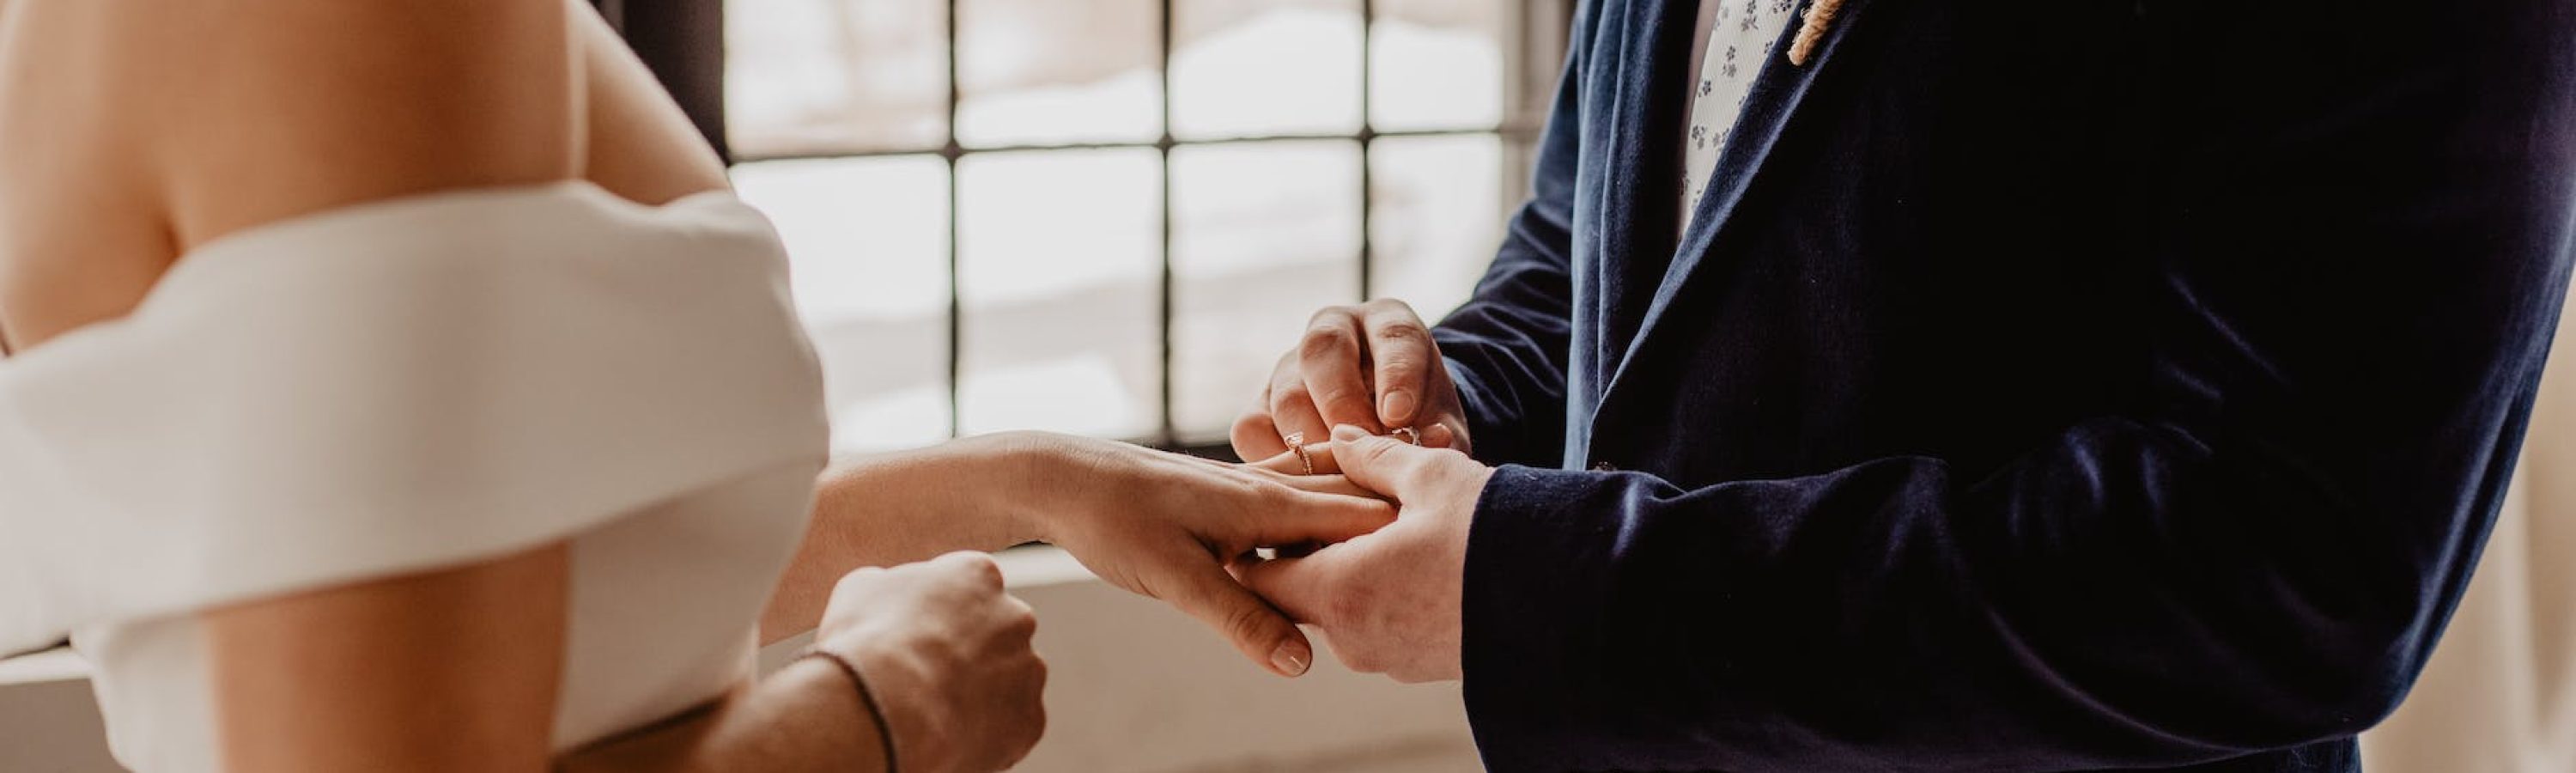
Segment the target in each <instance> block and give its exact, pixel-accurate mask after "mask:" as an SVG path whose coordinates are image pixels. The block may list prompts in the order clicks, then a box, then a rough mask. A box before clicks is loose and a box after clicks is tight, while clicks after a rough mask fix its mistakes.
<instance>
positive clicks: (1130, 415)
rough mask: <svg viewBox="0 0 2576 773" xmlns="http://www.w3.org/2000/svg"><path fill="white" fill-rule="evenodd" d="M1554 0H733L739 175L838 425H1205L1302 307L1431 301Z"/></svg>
mask: <svg viewBox="0 0 2576 773" xmlns="http://www.w3.org/2000/svg"><path fill="white" fill-rule="evenodd" d="M1562 6H1563V4H1562V3H1530V2H1527V0H731V2H729V3H728V5H727V9H726V17H725V23H726V33H725V37H726V44H727V45H726V49H727V54H726V62H727V67H726V75H725V82H724V86H725V91H726V94H727V96H726V97H725V114H726V121H725V124H726V130H727V133H728V135H729V136H730V138H731V141H732V147H733V151H734V154H735V156H736V157H737V158H738V159H739V160H740V163H739V164H738V165H737V166H736V167H735V170H734V174H735V180H736V183H737V184H738V186H739V187H740V189H741V190H742V192H743V195H744V197H745V198H746V199H748V200H750V201H751V202H752V203H753V204H754V205H757V206H759V207H761V208H762V209H763V210H764V211H766V212H768V213H769V215H770V216H771V218H772V219H773V220H775V221H776V222H777V223H778V226H779V228H780V231H781V233H782V234H783V235H784V237H785V239H786V240H787V243H788V247H789V251H790V253H791V255H793V259H794V270H795V283H794V284H795V287H794V290H795V293H796V296H797V301H798V303H799V304H800V306H801V307H802V309H803V313H804V314H805V316H806V319H807V323H808V325H809V327H810V328H811V330H812V332H813V336H814V341H815V345H816V347H817V348H818V350H819V351H820V353H821V355H822V359H823V364H824V370H825V379H826V382H827V389H828V392H829V401H830V404H829V409H830V411H831V416H832V422H833V429H834V433H833V434H834V438H835V439H834V445H835V447H836V450H841V451H869V450H884V449H893V448H903V447H911V446H918V445H923V444H927V443H932V442H937V441H940V440H944V439H947V438H950V437H953V436H956V435H959V434H974V433H980V432H988V431H994V430H1001V429H1014V428H1031V429H1047V430H1056V431H1064V432H1077V433H1084V434H1092V435H1100V436H1106V437H1114V438H1121V439H1128V440H1138V441H1143V442H1148V443H1153V444H1157V445H1162V446H1166V447H1191V446H1210V445H1218V444H1222V443H1223V441H1224V439H1225V433H1226V429H1227V427H1228V425H1229V424H1230V423H1231V422H1232V420H1233V418H1234V416H1235V415H1236V414H1238V413H1240V412H1242V411H1243V410H1244V409H1246V408H1248V407H1250V405H1251V401H1252V398H1253V396H1254V395H1256V394H1257V393H1258V390H1259V388H1260V384H1261V381H1262V380H1263V379H1264V378H1265V377H1266V376H1267V374H1268V373H1269V371H1270V367H1271V365H1272V364H1273V362H1274V361H1275V358H1277V357H1278V356H1279V354H1280V353H1281V352H1283V351H1285V350H1286V349H1287V347H1288V346H1290V345H1291V344H1292V343H1293V342H1294V340H1295V338H1296V335H1297V333H1298V332H1299V331H1300V330H1302V329H1303V327H1304V323H1305V320H1306V317H1307V315H1308V314H1310V313H1312V312H1313V310H1314V309H1316V308H1318V307H1321V306H1325V305H1329V304H1334V303H1349V302H1354V301H1358V300H1360V299H1363V298H1367V297H1378V296H1392V297H1400V298H1405V299H1407V300H1409V301H1412V302H1414V303H1415V305H1416V306H1417V307H1419V308H1420V309H1421V310H1422V312H1423V314H1424V316H1426V317H1428V318H1433V319H1436V318H1437V317H1438V316H1439V315H1440V314H1442V313H1445V312H1446V311H1447V310H1448V309H1449V308H1451V307H1453V306H1455V305H1456V304H1457V303H1458V302H1459V301H1460V300H1462V299H1463V298H1464V297H1465V295H1466V294H1467V292H1468V291H1469V289H1470V288H1471V287H1472V285H1473V283H1474V281H1475V278H1476V276H1478V275H1479V274H1480V273H1481V272H1482V270H1483V268H1484V266H1485V263H1486V262H1487V261H1489V260H1490V259H1491V258H1492V255H1493V250H1494V247H1495V245H1496V243H1497V242H1498V240H1499V238H1500V234H1501V226H1502V218H1503V215H1504V213H1505V211H1506V209H1507V208H1508V207H1510V206H1512V205H1515V204H1517V203H1518V199H1519V198H1520V197H1521V196H1522V195H1524V187H1525V179H1526V173H1525V172H1524V171H1520V170H1523V169H1525V168H1526V149H1527V147H1528V145H1529V144H1530V142H1531V140H1532V139H1533V138H1534V135H1535V133H1536V129H1537V128H1538V127H1537V126H1536V124H1535V123H1534V121H1535V120H1536V118H1535V117H1534V116H1531V115H1529V114H1528V108H1529V106H1531V105H1538V106H1544V105H1545V103H1546V100H1545V92H1546V91H1547V89H1548V88H1549V87H1551V86H1552V84H1553V80H1554V77H1555V67H1556V61H1555V59H1554V56H1555V55H1554V53H1553V51H1555V50H1557V49H1556V48H1555V46H1556V45H1557V42H1558V37H1559V36H1561V35H1562V27H1561V24H1562V14H1563V9H1562ZM1551 20H1552V21H1551ZM1524 52H1533V53H1534V54H1535V55H1532V54H1525V53H1524ZM1532 59H1543V60H1544V61H1540V62H1536V63H1535V66H1532V64H1533V63H1532V62H1531V61H1530V60H1532ZM1533 94H1535V95H1537V98H1532V95H1533Z"/></svg>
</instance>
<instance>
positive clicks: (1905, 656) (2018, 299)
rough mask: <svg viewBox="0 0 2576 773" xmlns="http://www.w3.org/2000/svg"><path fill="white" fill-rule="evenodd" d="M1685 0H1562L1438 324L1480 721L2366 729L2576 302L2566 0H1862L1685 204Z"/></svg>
mask: <svg viewBox="0 0 2576 773" xmlns="http://www.w3.org/2000/svg"><path fill="white" fill-rule="evenodd" d="M1729 1H1732V2H1744V1H1746V0H1729ZM1751 1H1753V2H1788V1H1791V0H1751ZM1694 11H1695V7H1694V5H1693V2H1692V0H1587V1H1586V2H1584V3H1582V5H1581V7H1580V8H1579V9H1578V11H1577V12H1576V16H1575V19H1574V24H1573V45H1572V49H1571V55H1570V58H1569V61H1568V63H1567V67H1566V75H1565V78H1564V84H1563V87H1562V91H1561V95H1560V96H1559V97H1558V100H1557V104H1556V106H1555V108H1554V110H1555V112H1554V116H1553V119H1552V122H1551V124H1550V125H1549V127H1548V130H1547V133H1546V136H1545V139H1544V141H1543V147H1542V149H1541V151H1540V158H1539V162H1538V173H1537V184H1536V193H1535V196H1534V198H1533V199H1532V200H1531V201H1530V202H1529V204H1528V205H1527V206H1526V207H1525V208H1524V209H1523V210H1522V211H1521V212H1520V213H1519V214H1518V215H1517V216H1516V217H1515V218H1514V219H1513V220H1512V221H1511V223H1510V228H1509V234H1508V236H1507V240H1506V241H1505V243H1504V244H1503V247H1502V250H1501V253H1500V255H1499V256H1498V257H1497V258H1496V259H1495V261H1494V264H1493V267H1492V269H1491V270H1490V271H1489V272H1488V273H1487V274H1486V276H1485V278H1484V280H1483V281H1482V283H1481V284H1480V285H1479V287H1478V289H1477V292H1476V295H1475V297H1474V298H1473V300H1471V301H1470V302H1469V303H1468V304H1467V305H1465V306H1464V307H1462V308H1460V309H1459V310H1458V311H1457V312H1455V313H1454V314H1453V315H1451V316H1450V317H1449V318H1447V319H1446V320H1445V321H1444V322H1442V323H1441V324H1440V325H1439V326H1438V330H1437V332H1436V336H1437V337H1438V340H1439V342H1440V345H1441V347H1442V351H1443V354H1444V355H1445V356H1447V357H1448V358H1449V360H1450V367H1451V369H1452V371H1453V373H1454V374H1455V375H1456V376H1457V380H1458V382H1459V385H1460V389H1461V392H1462V395H1463V397H1464V398H1465V400H1466V402H1467V406H1468V412H1469V413H1470V414H1471V419H1470V423H1471V425H1472V426H1471V429H1472V432H1473V439H1474V441H1475V443H1476V452H1477V455H1478V456H1480V457H1482V458H1484V459H1485V460H1486V461H1489V462H1493V463H1497V464H1501V465H1503V466H1502V469H1501V470H1500V471H1499V472H1498V473H1496V474H1495V476H1494V478H1493V481H1492V483H1491V484H1490V485H1489V486H1488V487H1487V488H1486V489H1485V491H1484V493H1483V497H1482V499H1481V500H1480V502H1479V504H1478V510H1477V513H1476V520H1475V526H1474V528H1473V532H1472V536H1471V538H1470V540H1469V546H1468V553H1467V568H1466V583H1467V585H1466V588H1467V590H1466V600H1465V609H1464V614H1465V625H1466V631H1465V635H1466V643H1465V656H1464V657H1465V664H1464V665H1465V673H1466V701H1467V709H1468V712H1469V716H1470V718H1471V719H1472V721H1473V723H1474V726H1475V730H1476V736H1477V739H1478V743H1479V745H1480V746H1481V747H1482V749H1483V752H1484V755H1485V758H1486V761H1487V764H1489V765H1490V766H1491V767H1492V769H1493V770H1496V771H1502V772H1504V773H1513V772H1516V771H1559V770H1727V771H1744V772H1749V771H1801V772H1804V771H1845V770H1872V771H1877V770H1976V771H2007V770H2031V771H2071V770H2096V769H2179V770H2194V771H2350V770H2356V769H2358V767H2359V763H2358V762H2357V761H2356V760H2355V751H2354V744H2353V742H2352V740H2351V738H2352V736H2353V735H2354V734H2355V733H2358V732H2360V731H2361V730H2362V729H2364V728H2367V727H2369V726H2370V725H2371V724H2372V723H2373V722H2375V721H2377V720H2378V719H2380V718H2381V717H2382V716H2384V715H2386V714H2387V713H2388V712H2389V711H2390V710H2391V709H2392V708H2393V707H2394V706H2395V705H2396V704H2397V703H2398V701H2399V700H2400V699H2401V698H2403V697H2404V695H2405V694H2406V690H2407V687H2408V686H2409V684H2410V683H2411V682H2412V680H2413V679H2414V676H2415V674H2416V673H2417V671H2418V669H2419V667H2420V666H2421V665H2422V664H2423V662H2424V660H2425V657H2426V655H2427V654H2428V653H2429V652H2430V650H2431V648H2432V647H2433V645H2434V642H2435V640H2436V639H2437V638H2438V637H2439V634H2440V632H2441V629H2442V625H2443V623H2444V621H2445V620H2446V619H2447V617H2448V616H2449V614H2450V611H2451V609H2452V607H2453V604H2454V602H2455V601H2456V600H2457V599H2458V597H2459V594H2460V591H2461V589H2462V587H2463V586H2464V584H2465V583H2466V582H2467V580H2468V574H2469V571H2470V569H2471V567H2472V566H2473V565H2474V564H2475V563H2476V559H2477V556H2478V551H2479V547H2480V545H2481V543H2482V542H2483V540H2484V537H2485V535H2486V532H2487V528H2488V525H2489V523H2490V521H2491V518H2492V516H2493V513H2494V512H2495V510H2496V507H2497V505H2498V502H2499V500H2500V497H2501V496H2502V494H2503V491H2504V487H2505V483H2506V480H2507V477H2508V475H2509V474H2510V472H2511V470H2510V468H2511V466H2512V464H2513V460H2514V457H2515V453H2514V452H2515V449H2516V447H2517V446H2518V445H2519V443H2520V438H2521V432H2522V428H2523V422H2524V419H2525V416H2526V413H2527V410H2528V407H2529V404H2530V402H2531V399H2532V396H2533V390H2534V386H2535V383H2536V380H2537V379H2538V376H2539V373H2540V369H2541V363H2542V360H2543V358H2544V357H2545V356H2546V354H2547V352H2546V347H2547V341H2548V339H2549V336H2548V333H2549V331H2550V330H2552V329H2553V325H2555V324H2556V316H2557V309H2558V308H2559V301H2560V298H2561V294H2562V293H2563V292H2565V288H2566V285H2567V281H2568V279H2567V278H2568V271H2569V261H2570V253H2571V250H2576V246H2571V245H2576V88H2571V86H2576V0H2499V1H2497V2H2464V3H2441V2H2406V3H2394V2H2368V1H2365V2H2336V3H2317V2H2311V3H2296V2H2241V1H2240V2H2205V1H2204V2H2180V1H2176V0H1849V1H1848V2H1847V4H1846V7H1845V8H1844V9H1843V11H1842V13H1841V17H1840V18H1839V19H1838V20H1837V21H1836V22H1835V24H1834V26H1833V28H1832V31H1831V34H1830V35H1829V36H1828V37H1827V38H1826V39H1825V41H1824V44H1823V47H1822V49H1821V51H1820V52H1819V56H1818V58H1817V60H1816V61H1812V62H1810V63H1809V64H1808V65H1806V66H1805V67H1793V66H1789V65H1788V64H1786V63H1785V62H1783V61H1773V62H1771V63H1769V64H1768V65H1767V66H1766V68H1765V69H1764V71H1763V73H1762V74H1761V76H1760V79H1759V80H1758V81H1757V82H1756V83H1755V85H1754V86H1753V93H1752V96H1751V98H1750V99H1749V101H1748V102H1747V104H1746V106H1745V112H1744V115H1743V117H1742V119H1741V123H1740V124H1739V126H1738V128H1737V130H1736V131H1735V133H1734V136H1735V138H1736V140H1735V142H1734V143H1732V144H1731V145H1729V146H1728V147H1727V148H1726V149H1725V150H1724V152H1723V155H1722V158H1721V159H1720V161H1719V162H1718V167H1717V174H1716V175H1715V179H1716V181H1717V182H1716V184H1715V186H1714V187H1713V188H1712V190H1711V191H1710V192H1709V194H1708V195H1707V196H1706V197H1705V198H1704V199H1703V200H1702V201H1701V203H1700V205H1699V206H1700V210H1699V213H1698V218H1697V220H1696V222H1695V223H1694V224H1693V226H1692V230H1691V231H1690V232H1689V233H1688V234H1686V235H1683V236H1682V237H1681V238H1680V239H1678V240H1676V238H1675V229H1676V227H1677V225H1678V222H1679V221H1678V220H1677V218H1678V217H1679V212H1678V211H1677V210H1678V208H1679V204H1678V202H1679V201H1680V200H1681V194H1680V191H1679V190H1678V185H1679V177H1680V174H1679V169H1678V167H1679V164H1680V159H1681V156H1682V151H1681V146H1680V143H1681V142H1682V138H1681V136H1680V135H1681V134H1682V131H1681V127H1682V125H1683V114H1682V110H1683V109H1684V108H1683V104H1682V103H1683V100H1682V97H1683V94H1684V91H1685V89H1687V88H1688V87H1689V84H1690V82H1691V80H1690V79H1691V78H1692V77H1693V74H1692V73H1689V72H1686V70H1687V69H1688V62H1689V51H1688V50H1687V49H1688V48H1689V45H1690V40H1691V35H1692V20H1693V16H1694ZM1793 28H1794V25H1793ZM1793 31H1794V29H1793ZM1781 48H1782V49H1783V50H1785V48H1786V46H1785V45H1783V46H1782V47H1781ZM2550 474H2558V473H2550ZM2570 558H2571V559H2576V557H2570Z"/></svg>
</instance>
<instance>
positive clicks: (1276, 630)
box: [762, 433, 1395, 676]
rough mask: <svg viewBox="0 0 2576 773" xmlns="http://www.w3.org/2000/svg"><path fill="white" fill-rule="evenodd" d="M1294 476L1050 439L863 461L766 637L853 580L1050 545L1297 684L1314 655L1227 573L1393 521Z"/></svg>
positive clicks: (1020, 438) (997, 439)
mask: <svg viewBox="0 0 2576 773" xmlns="http://www.w3.org/2000/svg"><path fill="white" fill-rule="evenodd" d="M1293 464H1294V460H1272V461H1271V462H1270V463H1268V464H1267V465H1266V466H1245V465H1229V464H1222V463H1218V462H1212V461H1208V460H1204V459H1198V458H1194V457H1188V456H1180V455H1175V454H1166V453H1161V452H1156V451H1151V450H1147V449H1143V448H1138V447H1136V446H1131V445H1127V444H1124V443H1113V442H1108V441H1102V440H1093V439H1087V438H1077V437H1069V436H1063V435H1053V434H1046V433H1005V434H999V435H990V436H985V437H979V438H969V439H966V440H961V441H957V442H954V443H950V444H948V445H945V446H942V447H939V448H933V449H928V450H925V451H921V452H916V453H909V454H896V455H890V456H882V457H874V458H869V459H861V460H853V461H850V462H847V463H845V464H842V465H840V466H839V467H837V468H835V469H834V470H832V471H831V472H828V473H826V474H825V475H824V477H823V483H822V488H821V493H820V499H819V501H818V502H817V503H816V505H815V513H814V519H813V520H812V522H811V525H810V526H809V527H808V529H809V530H808V532H807V534H806V537H805V541H804V544H803V545H802V546H801V548H800V549H799V551H798V554H797V557H796V561H795V563H794V565H793V566H792V567H791V568H790V569H789V570H788V572H787V575H786V576H785V577H784V578H783V579H782V580H781V581H780V584H779V589H778V592H777V593H776V594H775V595H773V596H772V597H771V601H770V605H769V609H768V611H767V613H766V614H765V615H764V616H763V619H762V631H763V633H764V635H765V637H766V638H769V639H773V640H774V639H777V638H782V637H785V636H788V635H792V634H794V633H796V632H798V631H803V630H806V629H809V628H812V627H813V624H814V619H815V614H816V611H817V609H818V608H819V607H818V604H817V598H816V596H815V594H814V593H813V592H812V589H813V588H817V587H822V582H823V579H824V578H828V577H831V576H835V575H837V574H839V573H841V572H845V571H848V570H850V569H852V568H856V567H862V566H879V565H884V564H889V563H899V562H903V561H912V560H918V559H919V558H921V557H923V556H926V555H930V554H935V553H937V552H940V551H944V550H955V549H960V548H964V549H980V550H993V549H1000V548H1002V547H1007V546H1010V545H1017V544H1022V543H1028V542H1047V543H1052V544H1055V545H1058V546H1061V547H1063V548H1065V549H1066V551H1067V552H1070V553H1072V554H1073V555H1074V557H1075V558H1077V559H1080V560H1081V561H1082V563H1083V565H1084V566H1085V567H1088V568H1089V569H1091V571H1092V572H1093V573H1094V574H1097V575H1099V576H1100V577H1101V578H1102V579H1105V580H1108V581H1109V582H1111V583H1112V584H1115V585H1117V586H1119V587H1121V588H1125V589H1127V590H1129V591H1132V592H1135V593H1138V594H1142V595H1144V596H1147V597H1151V598H1156V599H1161V600H1164V601H1167V602H1170V603H1172V604H1173V605H1174V606H1177V607H1179V608H1180V609H1181V610H1182V611H1183V612H1187V613H1189V614H1190V615H1191V616H1192V617H1195V618H1198V619H1199V620H1200V621H1201V622H1203V623H1205V624H1207V625H1208V626H1209V627H1211V628H1213V629H1215V630H1216V631H1217V632H1218V633H1219V634H1221V635H1223V636H1225V637H1226V638H1227V639H1228V640H1229V641H1231V642H1232V643H1233V644H1234V646H1235V648H1236V649H1238V650H1241V651H1242V652H1243V654H1244V656H1245V657H1248V658H1251V659H1252V660H1253V662H1255V663H1258V664H1260V665H1262V666H1263V667H1265V668H1268V669H1270V670H1271V671H1273V672H1275V673H1278V674H1280V675H1282V676H1297V675H1300V674H1303V673H1305V672H1306V669H1307V668H1308V666H1309V665H1311V664H1312V663H1313V661H1314V654H1313V653H1314V650H1313V647H1312V645H1310V644H1309V643H1308V642H1307V640H1306V637H1305V635H1304V634H1303V633H1301V632H1299V631H1298V629H1297V626H1296V625H1295V624H1294V623H1292V622H1291V621H1290V620H1289V619H1288V618H1287V617H1285V616H1283V615H1282V614H1281V613H1280V612H1279V611H1278V610H1277V609H1274V608H1273V607H1272V606H1271V605H1270V604H1269V603H1268V602H1266V601H1264V600H1262V599H1261V598H1260V597H1258V596H1255V595H1253V594H1252V593H1251V592H1249V591H1247V590H1245V589H1244V588H1243V587H1242V586H1241V585H1239V584H1237V583H1236V582H1235V580H1234V579H1233V578H1231V577H1230V576H1228V575H1227V573H1226V571H1225V564H1226V562H1227V561H1228V560H1230V559H1232V558H1234V557H1236V556H1240V555H1243V554H1246V553H1249V552H1251V551H1252V550H1253V549H1254V548H1257V547H1266V546H1274V545H1286V544H1297V543H1304V542H1339V541H1342V540H1346V539H1349V538H1352V537H1355V536H1358V535H1361V534H1366V533H1369V532H1371V531H1375V530H1377V529H1378V528H1379V527H1382V526H1385V525H1386V524H1387V523H1388V522H1390V521H1392V520H1394V518H1395V511H1394V508H1392V507H1391V506H1389V505H1388V504H1387V503H1385V502H1384V501H1381V500H1379V499H1377V498H1375V497H1370V496H1362V495H1361V493H1362V492H1361V491H1360V490H1359V489H1358V488H1356V487H1354V486H1352V485H1351V484H1350V483H1349V482H1348V481H1344V480H1342V479H1341V478H1339V477H1338V476H1303V475H1294V474H1289V470H1288V468H1287V467H1286V466H1285V465H1293Z"/></svg>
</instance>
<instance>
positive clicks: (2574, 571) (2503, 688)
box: [2361, 309, 2576, 773]
mask: <svg viewBox="0 0 2576 773" xmlns="http://www.w3.org/2000/svg"><path fill="white" fill-rule="evenodd" d="M2571 311H2576V309H2571ZM2549 359H2550V362H2549V368H2548V371H2547V374H2546V376H2544V377H2543V378H2542V380H2541V385H2540V399H2539V401H2538V402H2536V403H2534V404H2533V406H2532V412H2531V429H2530V431H2529V433H2528V434H2527V435H2526V436H2525V437H2524V440H2523V444H2522V462H2521V463H2520V464H2519V465H2516V466H2515V468H2514V482H2513V488H2512V490H2511V491H2510V492H2509V493H2508V494H2507V495H2506V497H2505V504H2504V509H2503V510H2502V511H2501V512H2499V513H2498V514H2497V515H2496V525H2495V533H2494V535H2493V536H2490V537H2488V538H2487V546H2486V553H2485V555H2484V556H2483V557H2481V558H2480V559H2479V560H2478V566H2477V570H2476V573H2475V574H2474V575H2472V576H2471V578H2470V580H2469V590H2468V594H2467V595H2466V596H2464V597H2462V598H2461V600H2460V609H2459V611H2458V612H2457V613H2455V614H2453V615H2452V617H2451V624H2450V626H2449V627H2447V628H2445V629H2443V632H2442V641H2441V644H2440V645H2439V646H2438V647H2436V648H2435V649H2434V650H2433V658H2432V661H2431V662H2429V663H2427V664H2426V665H2425V667H2424V674H2423V676H2422V677H2421V678H2420V679H2418V680H2417V681H2416V683H2415V689H2414V690H2412V691H2410V692H2408V693H2407V696H2406V703H2405V704H2404V705H2402V706H2399V707H2398V709H2397V713H2396V715H2394V716H2391V717H2389V719H2388V721H2387V722H2386V723H2383V724H2381V725H2380V726H2379V727H2378V728H2376V729H2373V730H2371V731H2370V732H2367V733H2363V734H2362V735H2361V751H2362V759H2363V761H2364V763H2365V765H2364V767H2365V768H2366V769H2368V770H2369V771H2371V773H2568V772H2569V771H2576V563H2571V562H2570V560H2569V559H2570V558H2576V314H2570V315H2568V316H2566V317H2565V318H2564V319H2563V321H2561V322H2560V323H2559V326H2558V340H2557V344H2556V346H2555V347H2554V348H2552V349H2551V354H2550V358H2549Z"/></svg>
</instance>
